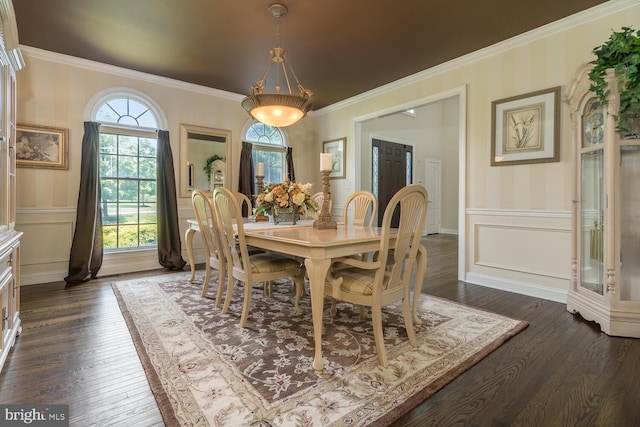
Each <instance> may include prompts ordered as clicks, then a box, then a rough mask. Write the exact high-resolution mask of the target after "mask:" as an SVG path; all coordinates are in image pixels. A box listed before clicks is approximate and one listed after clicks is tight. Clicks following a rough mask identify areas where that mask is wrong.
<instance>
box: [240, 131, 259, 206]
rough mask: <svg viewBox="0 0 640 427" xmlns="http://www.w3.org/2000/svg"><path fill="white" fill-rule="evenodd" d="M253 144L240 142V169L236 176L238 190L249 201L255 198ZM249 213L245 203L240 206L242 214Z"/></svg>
mask: <svg viewBox="0 0 640 427" xmlns="http://www.w3.org/2000/svg"><path fill="white" fill-rule="evenodd" d="M252 150H253V144H251V143H250V142H246V141H243V142H242V151H241V152H240V170H239V176H238V191H239V192H240V193H242V194H244V195H246V196H247V197H248V198H249V199H250V200H251V202H252V203H253V201H254V200H255V198H254V195H255V193H254V190H253V179H254V176H255V174H254V172H253V154H252ZM248 215H249V211H248V210H247V207H246V206H245V205H243V206H242V216H243V217H246V216H248Z"/></svg>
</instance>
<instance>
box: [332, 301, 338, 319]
mask: <svg viewBox="0 0 640 427" xmlns="http://www.w3.org/2000/svg"><path fill="white" fill-rule="evenodd" d="M336 314H338V308H337V307H336V299H335V298H331V316H334V317H335V315H336Z"/></svg>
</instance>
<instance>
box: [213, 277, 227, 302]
mask: <svg viewBox="0 0 640 427" xmlns="http://www.w3.org/2000/svg"><path fill="white" fill-rule="evenodd" d="M226 273H227V272H226V270H224V269H223V270H220V272H219V274H218V276H219V277H218V292H217V294H216V302H215V304H214V307H215V308H218V307H220V302H221V301H222V290H223V289H224V283H225V279H226V278H227V274H226Z"/></svg>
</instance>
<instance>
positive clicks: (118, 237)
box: [94, 95, 158, 251]
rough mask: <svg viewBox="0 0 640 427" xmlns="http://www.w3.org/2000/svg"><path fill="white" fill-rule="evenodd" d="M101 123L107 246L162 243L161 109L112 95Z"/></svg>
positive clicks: (99, 111) (101, 109)
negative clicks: (158, 194) (159, 196)
mask: <svg viewBox="0 0 640 427" xmlns="http://www.w3.org/2000/svg"><path fill="white" fill-rule="evenodd" d="M94 120H95V121H97V122H100V123H101V126H100V183H101V193H102V194H101V197H102V199H101V202H102V238H103V247H104V249H105V251H114V250H123V249H138V248H144V249H146V248H155V247H156V246H157V234H158V233H157V214H156V212H157V211H156V166H157V133H156V130H157V128H158V121H157V118H156V114H154V112H153V111H152V110H151V108H150V107H149V106H148V105H147V104H146V103H145V102H144V101H142V100H141V99H138V98H137V97H133V96H127V95H117V96H114V97H111V98H109V99H107V100H106V101H104V102H103V103H102V104H100V105H99V106H98V108H97V110H96V112H95V114H94Z"/></svg>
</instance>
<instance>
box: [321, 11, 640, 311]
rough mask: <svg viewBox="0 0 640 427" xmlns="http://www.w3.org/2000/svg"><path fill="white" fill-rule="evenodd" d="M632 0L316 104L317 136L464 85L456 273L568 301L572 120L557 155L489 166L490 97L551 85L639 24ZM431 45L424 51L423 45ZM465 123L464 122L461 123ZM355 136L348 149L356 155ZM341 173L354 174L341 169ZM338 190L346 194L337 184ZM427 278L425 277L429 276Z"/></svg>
mask: <svg viewBox="0 0 640 427" xmlns="http://www.w3.org/2000/svg"><path fill="white" fill-rule="evenodd" d="M638 22H640V4H638V2H637V1H628V0H627V1H615V2H608V3H605V4H604V5H602V6H599V7H596V8H593V9H591V10H589V11H586V12H584V13H581V14H578V15H574V16H573V17H570V18H568V19H565V20H563V21H561V22H558V23H555V24H552V25H549V26H547V27H544V28H540V29H537V30H534V31H532V32H530V33H528V34H525V35H523V36H520V37H517V38H514V39H512V40H509V41H506V42H503V43H501V44H499V45H496V46H492V47H490V48H487V49H485V50H483V51H481V52H476V53H474V54H471V55H468V56H467V57H463V58H459V59H457V60H454V61H451V62H450V63H448V64H444V65H442V66H439V67H435V68H433V69H430V70H426V71H425V72H423V73H419V74H417V75H415V76H410V77H408V78H406V79H404V80H403V81H399V82H394V83H392V84H390V85H388V86H386V87H382V88H378V89H376V90H374V91H371V92H369V93H366V94H363V95H361V96H358V97H355V98H353V99H350V100H347V101H345V102H342V103H339V104H336V105H333V106H330V107H327V108H325V109H324V110H323V111H320V112H318V115H317V117H316V118H315V119H316V131H317V133H318V139H319V140H326V139H331V138H336V137H340V136H343V135H347V136H348V138H349V139H350V140H351V141H354V139H356V138H357V136H358V135H359V133H358V130H357V129H358V128H357V126H355V123H356V122H359V121H360V120H361V118H366V119H369V118H371V117H375V116H376V114H378V113H388V112H389V111H390V110H393V108H394V106H398V105H400V106H410V105H414V103H415V102H416V100H420V99H425V98H430V97H435V98H437V97H438V94H439V93H446V92H448V91H452V90H455V89H456V88H459V87H465V88H466V102H467V104H466V108H465V109H464V111H466V127H465V129H464V135H465V137H464V138H465V139H466V141H464V140H463V142H464V143H465V144H466V145H465V148H464V152H463V157H461V158H463V160H464V159H466V163H465V164H463V165H462V166H463V175H464V182H462V183H461V188H464V189H465V191H464V195H463V203H462V206H460V208H461V209H465V212H464V213H465V215H464V217H463V218H464V220H463V221H462V223H461V224H460V232H461V233H462V235H461V236H460V241H461V243H462V248H461V249H462V261H463V263H464V264H463V265H462V266H461V269H460V270H461V275H460V278H461V279H463V280H467V281H470V282H474V283H480V284H484V285H487V286H492V287H496V288H502V289H507V290H512V291H517V292H522V293H526V294H530V295H535V296H541V297H544V298H549V299H553V300H557V301H564V300H566V292H567V290H568V287H569V271H570V252H571V248H570V241H571V238H570V227H571V221H570V209H571V185H572V167H571V133H570V129H571V124H570V117H569V111H568V108H566V105H564V104H563V106H562V115H561V124H560V125H561V137H560V141H559V143H560V162H557V163H545V164H535V165H518V166H500V167H491V166H490V152H491V145H490V144H491V102H492V101H494V100H497V99H502V98H506V97H510V96H515V95H519V94H524V93H527V92H532V91H536V90H540V89H547V88H551V87H554V86H562V87H563V95H564V89H565V88H566V85H567V84H568V83H569V82H570V81H571V79H572V78H573V77H574V75H575V73H576V71H577V69H578V67H579V66H580V65H582V64H584V63H586V62H588V61H590V60H592V59H593V56H592V54H591V51H592V49H593V48H594V47H596V46H599V45H600V44H602V43H603V42H604V41H606V40H607V39H608V37H609V35H610V33H611V31H612V29H616V30H618V29H620V28H621V27H622V26H625V25H626V26H632V25H635V26H637V23H638ZM425 54H428V52H425ZM463 126H464V123H463ZM359 148H360V145H358V143H357V141H356V143H355V144H351V145H350V147H349V149H348V150H347V154H348V156H349V157H348V158H351V159H353V158H354V157H353V156H354V155H361V153H356V152H355V151H356V150H357V149H359ZM347 174H348V176H347V181H352V182H353V181H354V180H358V177H357V173H356V172H355V171H354V170H353V168H350V169H348V170H347ZM334 185H335V186H336V190H335V193H336V194H338V195H339V196H340V195H342V193H343V191H344V190H343V189H342V188H341V184H340V183H335V184H334ZM427 286H428V284H427Z"/></svg>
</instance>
